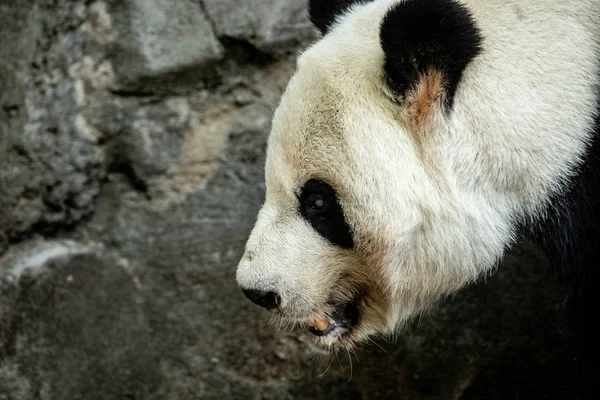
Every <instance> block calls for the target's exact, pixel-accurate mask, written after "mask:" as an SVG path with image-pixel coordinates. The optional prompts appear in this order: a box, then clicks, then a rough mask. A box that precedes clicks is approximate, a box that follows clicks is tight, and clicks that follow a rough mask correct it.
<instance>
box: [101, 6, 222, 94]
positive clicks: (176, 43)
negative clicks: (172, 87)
mask: <svg viewBox="0 0 600 400" xmlns="http://www.w3.org/2000/svg"><path fill="white" fill-rule="evenodd" d="M108 12H109V13H110V15H112V17H113V18H114V21H115V27H116V30H117V33H116V39H115V41H114V42H113V43H112V53H111V54H112V59H113V64H114V68H115V71H116V74H117V80H118V81H117V86H118V88H119V89H120V90H139V88H140V87H144V84H149V83H152V82H156V81H162V82H163V83H165V82H167V83H168V82H170V81H172V80H174V79H176V78H177V76H178V75H182V74H183V75H185V74H189V73H191V72H195V73H196V74H198V73H199V72H201V71H202V70H203V69H205V68H207V67H210V66H211V65H213V64H214V63H215V62H216V61H218V60H220V59H221V58H222V57H223V48H222V46H221V44H220V43H219V41H218V40H217V38H216V36H215V34H214V32H213V30H212V27H211V24H210V22H209V20H208V19H207V18H206V16H205V15H204V14H203V12H202V10H201V9H200V6H199V4H198V2H197V1H193V0H181V1H170V0H130V1H121V0H111V1H109V10H108Z"/></svg>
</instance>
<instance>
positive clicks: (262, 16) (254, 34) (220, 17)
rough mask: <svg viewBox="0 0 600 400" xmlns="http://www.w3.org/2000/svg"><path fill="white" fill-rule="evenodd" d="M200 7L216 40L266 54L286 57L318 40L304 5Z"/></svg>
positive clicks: (265, 1) (253, 1)
mask: <svg viewBox="0 0 600 400" xmlns="http://www.w3.org/2000/svg"><path fill="white" fill-rule="evenodd" d="M202 3H203V4H204V7H205V8H206V12H207V13H208V15H209V17H210V19H211V20H212V21H213V23H214V25H215V27H216V30H217V34H218V35H219V37H225V38H231V39H236V40H242V41H245V42H248V43H251V44H252V45H253V46H255V47H256V48H257V49H259V50H261V51H264V52H266V53H271V54H274V55H282V54H285V53H289V52H291V51H294V50H295V49H297V48H298V47H301V46H304V45H306V44H307V43H308V42H310V41H312V40H314V39H315V38H316V37H317V36H316V35H317V33H316V30H315V28H314V27H313V26H312V25H311V23H310V21H309V20H308V15H307V12H306V4H305V2H303V1H294V0H245V1H241V2H240V1H235V0H231V1H211V0H203V1H202Z"/></svg>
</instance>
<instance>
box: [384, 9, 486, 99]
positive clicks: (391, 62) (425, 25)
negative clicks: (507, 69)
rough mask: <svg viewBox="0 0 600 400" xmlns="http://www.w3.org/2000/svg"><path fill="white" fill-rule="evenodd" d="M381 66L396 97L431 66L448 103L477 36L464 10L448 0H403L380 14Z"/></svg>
mask: <svg viewBox="0 0 600 400" xmlns="http://www.w3.org/2000/svg"><path fill="white" fill-rule="evenodd" d="M380 40H381V47H382V48H383V51H384V53H385V72H386V77H387V83H388V85H389V87H390V88H391V90H392V92H393V93H394V94H395V95H396V96H398V98H399V99H400V100H401V99H403V98H404V96H405V94H406V92H407V91H408V90H410V89H412V88H413V87H414V86H415V85H416V84H417V83H418V80H419V75H420V74H423V73H425V72H426V71H427V70H428V69H430V68H434V69H435V70H438V71H441V72H442V73H443V74H444V76H445V81H444V85H445V87H444V89H445V104H446V106H447V107H448V108H449V107H451V106H452V103H453V99H454V93H455V91H456V88H457V86H458V83H459V81H460V78H461V75H462V73H463V70H464V69H465V67H466V66H467V65H468V64H469V63H470V62H471V61H472V60H473V59H474V58H475V57H476V56H477V55H478V54H479V53H480V51H481V44H482V40H483V39H482V36H481V33H480V32H479V29H478V28H477V26H476V25H475V21H474V19H473V17H472V16H471V13H470V12H469V10H468V9H467V8H466V7H465V6H463V5H462V4H459V3H458V2H456V1H453V0H407V1H404V2H401V3H399V4H397V5H396V6H394V7H393V8H392V9H391V10H390V11H389V12H388V13H387V15H386V16H385V18H384V20H383V23H382V25H381V32H380Z"/></svg>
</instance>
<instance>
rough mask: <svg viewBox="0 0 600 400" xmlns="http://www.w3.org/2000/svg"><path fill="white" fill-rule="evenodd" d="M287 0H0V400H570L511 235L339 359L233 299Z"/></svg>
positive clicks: (283, 44) (550, 319) (283, 72)
mask: <svg viewBox="0 0 600 400" xmlns="http://www.w3.org/2000/svg"><path fill="white" fill-rule="evenodd" d="M305 7H306V6H305V2H304V1H294V0H244V1H232V0H180V1H176V2H175V1H169V0H106V1H84V0H27V1H23V0H0V399H1V400H8V399H11V400H12V399H19V400H20V399H44V400H45V399H64V400H70V399H212V398H215V399H217V398H218V399H221V398H251V399H286V398H289V399H292V398H313V399H321V398H322V399H325V398H328V399H329V398H352V399H354V398H356V399H381V398H403V399H457V398H462V399H466V400H469V399H482V398H485V399H509V398H536V399H537V398H540V399H541V398H548V399H550V398H557V399H558V398H560V399H569V398H571V397H570V393H571V387H572V380H573V369H572V362H571V358H572V352H571V344H570V342H569V340H568V338H565V337H561V336H559V335H558V334H557V333H555V330H554V329H553V327H554V326H555V322H556V321H557V314H558V313H557V305H558V298H559V297H558V294H559V292H560V288H558V287H556V285H555V284H554V283H553V279H552V275H551V273H550V270H549V267H548V265H547V263H546V261H545V259H544V258H543V257H542V256H540V255H539V254H538V253H537V252H536V251H535V250H534V249H533V248H531V246H529V245H528V244H527V243H524V244H522V245H520V246H519V247H517V248H516V249H515V250H514V251H513V252H512V253H511V254H510V255H509V256H508V257H507V260H506V261H505V263H504V264H503V265H502V266H501V267H500V272H499V273H498V274H496V275H495V276H494V277H492V278H490V279H489V280H488V281H486V282H482V283H480V284H478V285H474V286H473V287H471V288H469V289H467V290H465V291H464V292H462V293H460V294H459V295H457V296H456V297H455V298H454V299H450V300H448V301H446V302H444V304H442V305H441V306H440V307H438V308H436V309H435V310H434V311H432V313H431V315H429V316H427V318H424V319H423V320H422V321H421V323H419V324H414V325H413V326H411V327H409V328H408V330H407V331H406V332H404V333H403V334H402V335H399V336H398V337H397V338H396V339H395V340H394V341H390V342H384V341H379V342H377V343H374V344H372V345H368V346H367V345H366V346H365V348H364V349H362V350H359V351H358V352H357V353H356V354H351V355H347V354H345V353H340V354H339V355H335V356H334V355H328V354H326V353H324V352H322V351H320V350H318V349H315V348H313V346H312V344H311V338H310V336H309V335H307V334H306V333H302V332H286V331H277V330H276V329H275V328H274V327H272V326H268V325H266V324H265V320H264V319H263V318H262V317H261V314H260V312H259V310H257V309H256V307H254V306H253V305H252V304H250V303H249V302H248V301H247V300H246V299H245V298H244V297H243V296H242V295H241V292H240V290H239V289H238V288H237V286H236V284H235V280H234V274H235V267H236V264H237V261H238V259H239V257H240V256H241V253H242V251H243V246H244V242H245V240H246V237H247V235H248V234H249V232H250V229H251V228H252V225H253V223H254V219H255V217H256V212H257V210H258V208H259V206H260V204H261V203H262V200H263V191H264V183H263V163H264V147H265V139H266V135H267V133H268V131H269V125H270V118H271V115H272V112H273V109H274V107H275V106H276V105H277V102H278V99H279V97H280V95H281V92H282V90H283V88H284V87H285V84H286V82H287V80H288V79H289V76H290V75H291V73H292V71H293V69H294V54H295V53H296V52H297V51H298V50H299V49H301V48H303V47H304V46H306V45H307V44H308V43H310V42H311V41H313V40H315V38H316V33H315V31H314V29H313V28H312V27H311V26H310V24H309V22H308V20H307V17H306V11H305ZM350 362H351V363H352V366H350ZM326 370H327V372H324V371H326ZM549 378H556V379H549Z"/></svg>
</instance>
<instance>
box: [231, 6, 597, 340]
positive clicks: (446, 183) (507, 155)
mask: <svg viewBox="0 0 600 400" xmlns="http://www.w3.org/2000/svg"><path fill="white" fill-rule="evenodd" d="M409 2H410V4H412V5H418V4H419V3H421V2H422V3H425V2H427V1H426V0H420V1H419V0H407V1H406V4H409ZM317 3H318V2H317V1H316V0H315V1H313V2H312V3H311V5H312V7H313V9H314V8H315V4H317ZM322 3H325V0H323V2H322ZM427 3H428V4H429V2H427ZM438 3H440V2H439V1H434V2H432V3H431V4H438ZM448 3H452V1H450V0H448ZM403 4H404V5H403ZM406 4H405V2H403V1H399V0H375V1H373V2H368V3H356V4H353V6H352V7H350V8H345V9H344V10H345V11H344V13H342V14H336V15H337V17H336V18H337V19H336V23H335V24H329V23H328V24H322V23H321V25H322V27H326V29H325V30H328V31H327V34H326V35H325V36H324V37H323V39H322V40H320V41H319V42H317V43H316V44H314V45H313V46H312V47H310V48H309V49H308V50H306V51H305V52H304V53H303V54H302V55H301V56H300V58H299V60H298V68H297V71H296V73H295V75H294V77H293V78H292V79H291V81H290V83H289V86H288V88H287V90H286V92H285V94H284V96H283V98H282V100H281V103H280V105H279V107H278V109H277V111H276V113H275V116H274V119H273V128H272V132H271V135H270V137H269V142H268V151H267V162H266V186H267V192H266V201H265V204H264V206H263V208H262V209H261V211H260V213H259V216H258V220H257V223H256V226H255V228H254V230H253V232H252V234H251V236H250V238H249V240H248V243H247V247H246V253H245V255H244V257H243V259H242V261H241V262H240V265H239V267H238V272H237V279H238V282H239V284H240V286H242V288H245V289H255V290H262V291H275V292H277V293H278V294H279V295H280V296H281V305H280V307H279V308H278V309H277V311H276V312H275V314H274V315H275V316H277V317H278V318H280V319H281V320H283V321H294V322H300V323H306V324H307V325H308V324H310V323H311V321H313V320H315V318H319V317H320V316H322V315H323V314H325V315H332V314H334V313H335V305H336V304H340V303H343V302H352V301H356V302H357V304H358V310H359V314H358V319H357V321H358V322H357V324H356V326H355V327H354V328H353V329H352V330H350V331H349V332H344V333H343V334H342V333H340V334H338V335H324V336H321V337H319V338H318V340H319V341H320V342H321V343H322V344H325V345H342V346H352V345H353V344H354V343H356V342H357V341H360V340H363V339H365V338H366V337H368V336H370V335H375V334H385V333H390V332H393V331H394V330H395V329H397V328H398V327H400V326H402V323H403V322H404V321H406V320H407V319H408V318H409V317H410V316H412V315H415V314H416V313H418V312H419V311H421V310H423V309H425V308H426V307H428V306H430V305H431V304H433V303H434V302H435V301H436V300H438V299H439V298H441V297H442V296H444V295H447V294H450V293H453V292H455V291H457V290H459V289H460V288H461V287H463V286H464V285H465V284H467V283H469V282H471V281H473V280H475V279H477V278H479V277H480V276H482V275H484V274H487V273H490V272H491V271H492V270H493V269H494V267H495V266H496V264H497V262H498V261H499V260H500V259H501V257H502V256H503V254H504V252H505V250H506V249H507V248H508V247H509V246H510V245H511V244H512V243H513V241H514V240H515V237H516V235H517V232H518V229H519V227H521V226H535V227H536V228H535V229H533V230H534V231H535V233H536V235H537V237H539V238H540V241H541V242H542V243H544V244H545V246H546V248H547V249H548V250H549V251H550V253H551V254H552V255H553V256H554V257H555V258H556V259H559V260H560V264H561V265H562V269H561V270H562V271H564V276H565V277H566V278H567V280H568V281H569V282H571V284H572V286H573V287H574V288H575V290H574V292H573V295H572V296H571V299H570V300H569V301H568V306H569V307H575V308H577V309H579V308H578V307H584V308H583V309H584V312H592V311H593V310H591V306H589V305H588V304H595V302H593V300H594V299H595V294H590V293H591V292H590V290H592V291H594V290H595V289H597V283H586V282H589V281H588V279H589V278H590V277H592V278H594V279H596V278H597V275H598V273H597V272H596V271H597V270H598V269H597V268H595V269H593V272H592V271H591V270H590V268H589V267H591V266H592V264H594V263H596V264H597V263H598V249H597V244H598V240H599V239H600V233H599V228H598V225H597V224H594V223H593V222H595V221H596V220H595V219H593V218H592V217H594V218H596V217H597V216H598V213H599V208H600V206H599V205H598V200H597V199H598V195H597V193H598V192H597V189H598V171H599V170H600V166H599V165H598V164H599V162H598V150H597V148H598V145H597V139H595V138H597V135H598V133H597V119H596V113H597V104H598V102H597V99H598V85H599V83H600V81H599V78H600V73H599V57H598V54H599V46H598V38H599V37H600V36H599V33H600V32H599V26H600V24H599V20H598V16H599V15H600V0H579V1H568V0H513V1H509V0H464V1H461V2H460V4H462V6H460V7H459V10H463V8H461V7H464V10H468V13H469V16H470V18H471V19H472V21H475V23H476V26H477V35H476V36H477V37H481V38H482V40H481V41H480V42H478V41H470V42H469V43H470V44H469V46H470V48H471V50H469V51H468V52H467V53H468V54H471V55H472V56H473V57H471V58H472V59H469V62H468V63H458V64H456V63H449V64H448V63H445V64H444V63H436V62H433V63H432V62H428V63H422V61H423V60H427V57H428V56H427V54H426V57H425V58H422V59H419V57H421V54H423V52H422V51H421V50H420V47H419V46H420V43H421V42H415V43H412V44H411V45H410V46H409V47H408V50H407V51H410V52H412V53H411V54H414V56H411V57H409V60H413V61H414V64H415V66H416V67H415V68H414V69H413V70H407V69H406V68H404V67H403V68H399V69H396V70H394V71H393V72H390V71H391V69H390V67H389V63H390V60H391V59H392V58H390V56H389V55H390V54H392V53H393V54H394V57H395V58H394V60H400V62H406V60H405V59H403V58H402V57H401V56H399V55H401V54H402V51H403V49H402V48H393V46H392V45H391V44H389V43H392V42H389V43H388V45H384V46H382V36H381V35H382V31H381V26H382V24H383V26H386V24H392V23H393V22H392V21H398V20H402V18H403V15H402V12H401V11H399V10H402V9H403V7H404V9H406V7H405V6H406ZM415 18H418V15H417V14H415ZM467 21H470V19H469V18H467ZM319 23H320V22H319V21H317V26H319V25H318V24H319ZM466 23H468V22H466ZM413 24H415V26H418V25H419V21H416V20H415V21H413ZM398 29H404V28H402V27H400V28H398ZM431 29H435V28H434V27H431ZM470 29H471V28H469V30H470ZM431 35H433V37H437V36H436V35H437V34H436V33H435V32H434V33H431ZM431 35H430V33H427V34H426V35H425V36H424V37H425V38H427V37H430V36H431ZM469 35H471V36H473V35H472V32H471V33H470V34H469ZM459 36H460V35H459ZM384 42H385V41H384ZM474 43H480V46H479V44H477V45H476V46H475V45H474ZM389 46H391V47H392V48H387V50H386V47H389ZM456 46H459V44H457V43H453V44H452V45H451V46H442V47H441V50H440V51H446V50H447V51H449V52H450V53H452V54H463V53H461V51H462V50H460V49H458V50H457V48H456ZM459 50H460V51H459ZM475 50H476V51H475ZM467 53H465V54H467ZM398 57H400V58H398ZM453 57H454V56H452V57H450V58H449V59H450V60H452V59H453ZM459 58H460V57H459ZM430 64H431V65H432V66H433V67H434V68H430V69H423V68H421V67H420V65H430ZM453 65H454V66H456V65H459V66H460V67H461V68H459V69H460V73H459V74H457V75H456V78H453V79H455V80H456V82H454V83H453V84H452V85H451V86H455V88H453V89H452V98H453V106H452V108H451V110H450V111H449V112H443V110H442V106H441V104H442V102H441V101H440V100H439V98H440V96H441V92H443V91H445V90H447V84H446V83H442V82H447V81H444V79H446V80H447V79H448V77H449V76H451V75H452V71H448V69H449V68H452V66H453ZM449 66H450V67H449ZM444 69H446V70H444ZM405 71H408V72H405ZM415 71H417V72H418V73H417V74H416V75H415ZM455 72H456V71H455ZM404 73H407V74H408V75H410V76H408V75H407V77H406V79H407V81H410V82H416V84H415V85H412V86H410V85H409V86H410V87H412V89H411V90H409V91H407V92H406V95H405V96H404V97H405V101H402V102H398V101H397V95H396V93H397V91H398V87H397V85H396V84H395V83H394V82H398V76H397V75H398V74H404ZM440 74H441V75H440ZM392 75H394V76H393V77H392ZM405 88H406V87H405ZM403 90H404V89H403ZM592 143H594V144H593V145H592ZM311 179H317V180H320V181H323V182H327V184H329V185H331V187H332V188H333V189H334V190H335V193H336V200H337V202H338V203H339V205H340V207H341V210H342V212H343V216H344V218H345V221H346V222H347V225H348V227H349V229H350V231H351V232H352V235H353V247H352V248H347V247H346V248H344V247H342V246H336V245H335V244H332V243H331V242H330V241H329V240H327V239H326V238H324V237H323V235H321V234H319V232H317V231H316V230H315V229H314V228H313V226H312V225H311V223H310V222H309V221H307V219H306V218H304V217H303V216H302V215H301V213H300V212H299V204H298V197H299V196H300V194H301V191H302V188H303V186H304V185H305V183H306V182H307V181H309V180H311ZM590 182H591V183H590ZM587 238H589V239H590V240H591V241H590V242H589V243H587V242H586V239H587ZM582 251H583V252H584V255H582V253H580V252H582ZM592 282H593V281H592ZM595 291H596V292H597V290H595ZM590 296H594V299H592V298H591V297H590ZM585 307H588V308H587V309H586V308H585ZM594 310H595V309H594ZM571 313H572V315H573V318H574V320H573V323H574V324H575V326H576V327H577V326H580V327H582V329H583V328H587V327H589V326H591V325H590V323H589V322H587V321H586V319H585V317H584V316H583V315H578V314H577V312H576V311H571ZM584 315H585V314H584ZM592 332H596V333H597V330H594V331H592ZM593 337H595V334H594V336H593ZM593 337H592V336H590V337H587V336H584V339H585V340H587V341H592V340H593Z"/></svg>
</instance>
